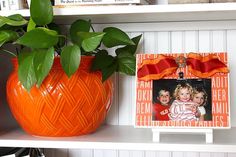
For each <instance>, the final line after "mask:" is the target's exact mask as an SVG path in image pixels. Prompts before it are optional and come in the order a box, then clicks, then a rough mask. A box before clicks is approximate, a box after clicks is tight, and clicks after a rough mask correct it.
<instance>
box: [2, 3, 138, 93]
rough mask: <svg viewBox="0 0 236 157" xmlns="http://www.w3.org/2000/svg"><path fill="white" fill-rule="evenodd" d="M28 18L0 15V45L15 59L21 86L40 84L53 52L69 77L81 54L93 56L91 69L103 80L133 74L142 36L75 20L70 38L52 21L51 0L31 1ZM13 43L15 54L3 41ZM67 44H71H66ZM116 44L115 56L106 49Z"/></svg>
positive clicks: (48, 67) (46, 73)
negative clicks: (131, 36) (96, 28)
mask: <svg viewBox="0 0 236 157" xmlns="http://www.w3.org/2000/svg"><path fill="white" fill-rule="evenodd" d="M30 15H31V16H30V19H29V21H27V20H25V19H24V18H23V17H22V16H21V15H19V14H16V15H12V16H8V17H3V16H0V46H1V49H2V50H3V51H6V52H9V53H11V54H13V55H15V56H17V58H18V63H19V69H18V76H19V80H20V82H21V83H22V84H23V86H24V87H25V88H26V89H27V90H30V89H31V87H32V86H33V85H35V84H36V85H37V87H39V86H40V85H41V83H42V82H43V80H44V79H45V77H46V76H47V75H48V73H49V71H50V69H51V68H52V64H53V60H54V57H55V55H54V54H55V52H57V53H58V54H59V55H60V60H61V65H62V67H63V69H64V71H65V73H66V74H67V76H68V77H70V76H71V75H73V74H74V73H75V72H76V70H77V69H78V67H79V64H80V60H81V55H91V56H95V59H94V61H93V64H92V67H91V70H92V71H96V70H100V71H101V72H102V80H103V81H105V80H106V79H107V78H109V77H110V76H111V75H112V74H113V73H114V72H122V73H125V74H128V75H135V56H134V55H135V52H136V49H137V46H138V43H139V41H140V39H141V35H139V36H136V37H134V38H132V39H130V37H129V36H128V35H127V34H126V33H125V32H124V31H122V30H120V29H118V28H116V27H107V28H104V29H103V31H102V32H95V31H94V28H93V27H92V24H91V21H89V20H88V21H86V20H82V19H78V20H76V21H75V22H73V23H72V24H71V26H70V29H69V37H66V36H64V35H62V34H61V31H60V28H59V27H58V26H57V25H56V24H54V23H52V22H53V16H54V15H53V8H52V5H51V3H50V0H32V1H31V5H30ZM8 43H10V44H13V45H14V46H15V47H16V48H17V53H16V54H15V53H12V52H10V51H9V50H7V49H6V48H7V47H5V46H4V45H5V44H8ZM67 43H70V44H67ZM112 47H117V48H116V49H115V55H113V56H112V55H109V53H108V51H107V49H109V48H112Z"/></svg>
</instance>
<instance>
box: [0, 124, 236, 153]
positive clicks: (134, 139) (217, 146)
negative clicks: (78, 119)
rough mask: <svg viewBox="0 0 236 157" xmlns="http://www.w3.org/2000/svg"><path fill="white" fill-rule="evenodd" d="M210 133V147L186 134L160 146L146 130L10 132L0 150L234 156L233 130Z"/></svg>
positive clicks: (1, 137)
mask: <svg viewBox="0 0 236 157" xmlns="http://www.w3.org/2000/svg"><path fill="white" fill-rule="evenodd" d="M213 133H214V143H213V144H206V143H205V137H204V136H203V135H189V134H187V135H186V134H178V135H170V134H165V135H162V136H161V143H155V142H152V133H151V130H150V129H140V128H136V129H135V128H134V127H133V126H103V127H101V128H100V129H99V130H97V131H96V132H95V133H93V134H90V135H84V136H78V137H67V138H47V137H35V136H31V135H27V134H26V133H24V132H23V131H22V130H11V131H6V132H1V134H0V147H40V148H78V149H114V150H116V149H117V150H157V151H192V152H194V151H197V152H236V136H235V133H236V128H232V129H228V130H214V132H213Z"/></svg>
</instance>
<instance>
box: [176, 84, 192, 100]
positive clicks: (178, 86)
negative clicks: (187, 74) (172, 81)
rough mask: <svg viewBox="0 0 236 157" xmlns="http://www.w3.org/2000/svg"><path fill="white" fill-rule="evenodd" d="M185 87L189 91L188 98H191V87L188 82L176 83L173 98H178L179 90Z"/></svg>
mask: <svg viewBox="0 0 236 157" xmlns="http://www.w3.org/2000/svg"><path fill="white" fill-rule="evenodd" d="M185 88H186V89H188V90H189V92H190V98H191V99H192V97H193V87H192V86H191V85H190V84H188V83H183V84H178V85H177V86H176V88H175V91H174V94H173V96H174V97H175V99H177V100H179V91H180V90H181V89H185Z"/></svg>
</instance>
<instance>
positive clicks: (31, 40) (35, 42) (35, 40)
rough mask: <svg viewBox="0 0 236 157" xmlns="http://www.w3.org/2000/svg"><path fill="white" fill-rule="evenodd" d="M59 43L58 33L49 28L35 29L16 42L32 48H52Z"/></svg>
mask: <svg viewBox="0 0 236 157" xmlns="http://www.w3.org/2000/svg"><path fill="white" fill-rule="evenodd" d="M57 42H58V35H57V32H56V31H53V30H50V29H47V28H35V29H33V30H31V31H29V32H27V33H25V34H24V35H23V36H22V37H20V38H19V39H18V40H17V41H16V43H17V44H20V45H25V46H27V47H31V48H50V47H53V46H54V45H56V44H57Z"/></svg>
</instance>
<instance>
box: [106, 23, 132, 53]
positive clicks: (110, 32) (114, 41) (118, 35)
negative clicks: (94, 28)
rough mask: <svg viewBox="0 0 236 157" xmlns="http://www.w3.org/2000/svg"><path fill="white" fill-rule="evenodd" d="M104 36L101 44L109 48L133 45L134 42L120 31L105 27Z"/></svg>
mask: <svg viewBox="0 0 236 157" xmlns="http://www.w3.org/2000/svg"><path fill="white" fill-rule="evenodd" d="M103 32H106V34H105V35H104V37H103V43H104V45H105V46H106V47H108V48H111V47H114V46H118V45H134V42H133V41H132V40H131V39H130V38H129V36H128V35H127V34H126V33H125V32H123V31H122V30H120V29H118V28H115V27H107V28H105V29H104V30H103Z"/></svg>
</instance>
